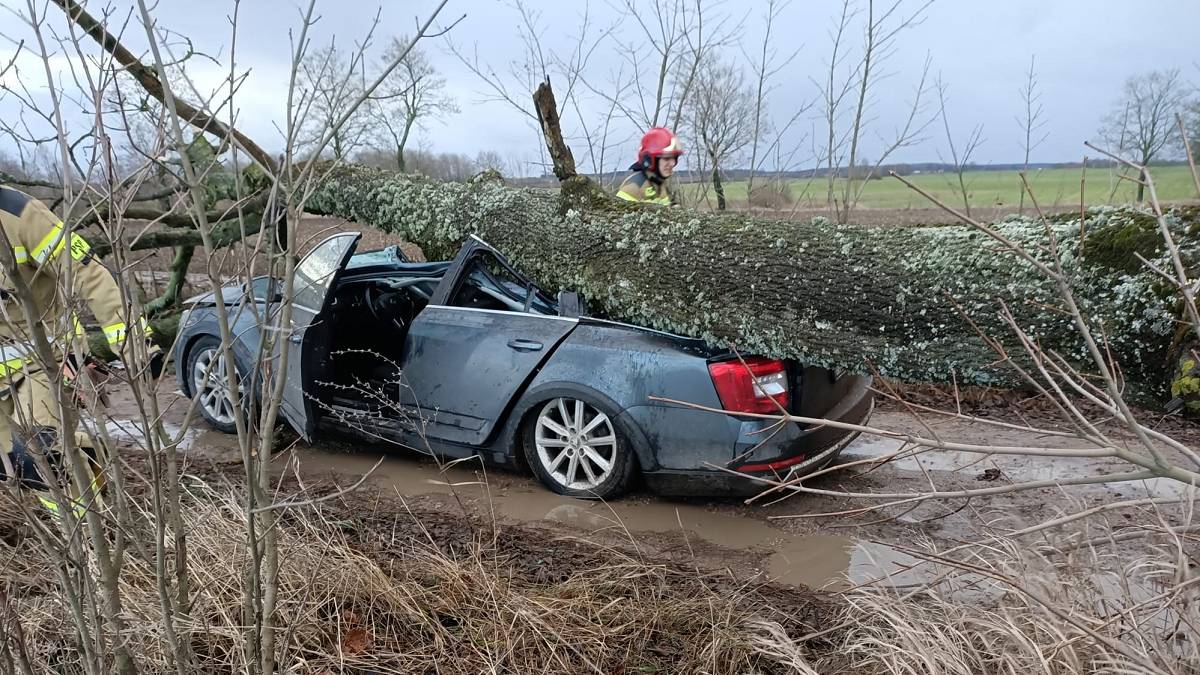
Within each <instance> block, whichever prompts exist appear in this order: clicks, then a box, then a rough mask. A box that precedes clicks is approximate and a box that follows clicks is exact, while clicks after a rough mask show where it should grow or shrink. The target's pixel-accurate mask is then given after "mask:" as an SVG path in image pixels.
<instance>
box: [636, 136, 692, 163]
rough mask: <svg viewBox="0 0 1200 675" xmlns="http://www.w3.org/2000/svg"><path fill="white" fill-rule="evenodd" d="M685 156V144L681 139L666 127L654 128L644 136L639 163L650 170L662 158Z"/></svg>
mask: <svg viewBox="0 0 1200 675" xmlns="http://www.w3.org/2000/svg"><path fill="white" fill-rule="evenodd" d="M682 154H683V144H682V143H680V142H679V138H678V137H677V136H675V134H673V133H671V130H670V129H668V128H666V127H654V128H652V129H650V131H647V132H646V135H644V136H642V144H641V145H640V146H638V162H639V163H640V164H641V165H642V166H643V167H645V168H647V169H649V168H651V167H653V166H655V165H656V164H657V163H658V158H660V157H678V156H680V155H682Z"/></svg>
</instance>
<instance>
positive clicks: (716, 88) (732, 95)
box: [684, 55, 755, 211]
mask: <svg viewBox="0 0 1200 675" xmlns="http://www.w3.org/2000/svg"><path fill="white" fill-rule="evenodd" d="M754 102H755V96H754V91H753V90H752V89H750V88H749V87H747V86H746V84H745V80H744V77H743V76H742V72H741V70H740V69H739V68H738V67H737V66H736V65H733V64H731V63H727V62H723V61H721V60H719V59H718V58H717V57H716V56H715V55H712V56H708V57H706V58H705V60H704V63H702V64H701V66H700V72H699V73H698V74H697V75H696V81H695V84H694V87H693V90H692V94H691V96H690V97H689V98H688V100H687V101H686V102H685V105H684V121H685V126H686V127H687V128H688V129H689V130H691V133H692V134H693V135H694V137H695V138H696V139H697V141H699V143H700V146H701V148H702V149H703V151H704V155H705V158H706V159H707V162H708V166H707V167H706V168H707V169H708V170H709V172H710V173H709V175H710V179H711V181H712V187H713V191H714V192H715V193H716V195H717V210H719V211H724V210H725V207H726V206H727V201H726V198H725V187H724V185H723V183H722V181H721V172H722V171H723V170H724V169H725V167H726V165H727V164H729V163H730V162H732V161H734V160H736V159H737V156H738V154H739V152H740V151H741V150H742V149H743V148H744V147H745V146H746V145H748V144H749V143H750V142H751V141H752V138H751V136H752V134H753V133H754V105H755V103H754Z"/></svg>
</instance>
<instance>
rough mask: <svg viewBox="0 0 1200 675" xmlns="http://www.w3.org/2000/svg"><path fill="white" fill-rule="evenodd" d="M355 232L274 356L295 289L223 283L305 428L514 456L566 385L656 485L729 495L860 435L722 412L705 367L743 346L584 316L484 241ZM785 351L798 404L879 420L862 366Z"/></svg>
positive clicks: (310, 272)
mask: <svg viewBox="0 0 1200 675" xmlns="http://www.w3.org/2000/svg"><path fill="white" fill-rule="evenodd" d="M358 238H359V237H358V235H357V234H353V233H348V234H340V235H335V236H333V237H330V238H329V239H328V240H326V241H325V242H323V243H322V244H320V245H319V246H318V247H316V248H315V249H314V252H313V253H312V254H310V255H309V256H308V257H307V258H305V260H304V261H302V262H301V264H300V265H298V270H299V273H298V275H297V280H296V285H297V286H296V289H297V290H296V291H295V294H294V297H295V302H294V303H293V310H292V319H291V321H290V322H289V325H288V326H287V327H286V328H285V329H283V332H284V335H283V336H281V338H282V339H280V340H277V341H274V343H275V344H277V345H278V346H277V347H276V349H275V352H274V353H273V354H271V355H270V356H269V357H268V358H262V359H259V358H258V355H259V354H261V353H263V347H262V345H263V344H264V340H263V331H264V330H266V329H265V328H264V327H265V326H269V325H272V321H270V320H268V317H269V316H271V315H272V313H274V312H277V311H279V308H280V307H281V306H282V305H281V303H280V302H279V300H280V298H281V297H282V293H283V292H284V289H283V288H282V287H281V285H280V284H279V283H278V282H276V281H274V280H272V279H269V278H266V277H261V278H257V279H255V280H254V281H252V282H251V283H250V284H249V285H247V286H243V285H234V286H229V287H226V288H224V289H222V290H221V292H220V295H221V296H222V300H223V303H221V304H224V306H225V310H226V313H227V316H228V321H229V323H230V328H231V333H232V335H234V336H235V339H234V341H233V354H234V360H235V363H236V366H237V371H238V373H239V377H241V378H242V379H243V382H244V384H246V385H250V386H247V387H245V388H246V389H247V390H250V391H256V390H257V389H258V387H257V386H256V385H255V384H254V382H255V378H266V377H274V376H275V375H276V373H275V372H274V369H275V368H278V367H279V366H280V364H281V362H282V361H283V359H281V355H282V353H281V350H284V349H286V350H288V358H287V359H286V361H287V365H286V366H285V367H286V368H287V371H288V372H287V375H286V378H285V387H284V393H283V400H282V406H281V413H282V415H283V417H284V418H285V419H286V420H287V421H288V422H289V423H290V424H291V425H292V426H293V427H295V429H296V430H297V432H298V433H299V434H300V435H301V436H302V437H303V438H305V439H306V440H307V439H312V438H313V437H314V436H315V435H319V434H324V433H329V432H333V433H340V434H349V435H352V436H357V437H360V438H363V439H366V440H374V441H378V440H383V441H387V442H392V443H397V444H401V445H403V446H405V447H409V448H413V449H416V450H418V451H424V452H431V453H435V454H437V455H440V456H442V457H447V458H460V457H468V456H479V457H481V458H483V459H484V460H486V461H488V462H491V463H495V464H501V465H510V466H518V467H520V466H523V465H525V464H526V461H527V460H526V453H525V452H523V445H522V444H523V443H524V440H523V438H524V437H523V431H524V429H525V427H526V426H527V425H528V424H530V420H531V417H532V416H533V415H535V413H536V411H537V410H539V409H540V407H541V406H543V405H544V404H545V403H546V402H547V401H552V400H554V399H555V398H559V397H565V398H567V399H570V400H576V399H578V400H586V401H589V402H591V404H594V405H595V406H596V407H597V409H600V410H604V411H607V412H608V415H609V416H610V417H611V418H612V419H613V421H614V424H615V428H616V431H617V433H618V434H619V435H620V436H621V437H622V439H623V443H624V445H625V447H627V448H628V449H629V451H630V452H632V453H633V455H634V456H635V458H636V468H635V474H638V475H640V476H641V477H642V478H643V479H644V480H645V482H646V483H647V484H648V486H649V487H650V488H651V489H653V490H655V491H658V492H661V493H669V494H696V495H701V494H702V495H717V494H747V493H751V492H755V491H758V490H761V489H762V488H763V487H764V485H765V483H763V482H762V481H754V480H753V479H751V478H746V477H743V476H738V475H735V474H736V472H744V473H746V474H749V475H751V476H759V477H762V478H764V479H767V480H777V479H779V478H781V477H784V476H786V475H788V474H793V475H794V474H796V473H805V472H811V471H814V470H816V469H818V468H820V467H822V466H825V465H826V464H828V463H830V462H832V461H833V460H834V459H835V458H836V456H837V454H838V453H839V452H840V450H841V449H842V448H843V447H844V446H845V445H846V444H847V443H848V442H849V441H850V440H851V438H853V436H854V434H853V433H852V432H850V431H846V430H844V429H840V428H832V427H830V426H827V425H825V426H821V425H817V426H807V425H804V424H800V423H796V422H788V423H785V424H778V423H777V422H776V421H775V420H772V419H766V418H762V417H754V416H749V415H731V414H723V413H721V412H719V411H720V410H721V409H722V401H721V398H720V395H719V393H718V391H717V387H716V385H715V384H714V379H713V376H712V375H711V374H710V369H709V366H710V364H712V363H716V362H722V361H729V360H731V359H737V358H739V357H738V356H737V355H735V354H732V353H730V352H729V351H728V350H725V349H720V348H715V347H712V346H710V345H708V344H706V343H705V342H703V341H701V340H697V339H692V338H688V337H683V336H679V335H674V334H670V333H665V332H662V331H657V330H652V329H648V328H643V327H639V326H634V325H629V324H626V323H621V322H617V321H611V320H607V319H603V318H598V317H594V316H588V315H587V314H586V313H585V312H584V311H582V310H581V309H580V305H579V300H578V298H577V297H576V296H574V295H573V294H569V293H560V294H558V295H557V296H556V297H553V298H552V297H550V296H549V294H547V293H545V292H544V291H542V290H541V289H537V288H536V287H535V286H534V285H533V284H532V283H531V282H529V281H528V280H527V279H526V278H525V277H523V276H521V275H520V273H519V272H517V271H516V270H515V269H513V268H512V267H511V265H509V264H508V263H507V261H505V260H504V258H503V256H502V255H501V254H500V253H499V252H498V251H496V250H495V249H493V248H492V247H490V246H488V245H487V244H486V243H484V242H483V241H481V240H478V239H476V238H471V239H470V240H469V241H468V243H467V244H466V245H465V246H464V247H463V249H462V251H461V252H460V253H459V254H458V256H457V257H456V258H455V260H453V261H447V262H435V263H413V262H409V261H407V260H406V259H405V258H404V256H403V254H401V253H400V251H399V249H398V248H397V247H391V248H388V249H384V250H382V251H372V252H366V253H361V254H358V255H354V248H355V246H356V244H357V240H358ZM314 256H315V258H314ZM481 269H483V270H491V271H484V272H480V271H479V270H481ZM479 275H482V276H479ZM479 279H486V280H488V281H487V283H486V284H484V283H483V282H479V281H478V280H479ZM485 285H486V286H487V287H486V288H483V289H482V290H485V291H486V293H482V292H480V291H481V288H482V287H483V286H485ZM396 294H398V295H396ZM463 298H467V300H464V299H463ZM389 303H390V304H389ZM217 310H218V299H217V294H216V293H209V294H206V295H203V296H200V297H197V298H192V299H191V300H189V301H188V309H187V311H186V313H185V315H184V318H183V319H182V320H181V322H180V329H179V339H178V340H177V342H176V348H175V352H174V358H175V362H176V364H177V372H178V373H179V384H180V387H181V389H182V391H183V392H184V393H185V394H186V395H188V396H196V395H197V392H198V388H200V387H203V386H204V383H203V382H201V381H200V380H198V379H197V375H196V373H194V372H191V371H190V370H189V367H190V366H191V364H192V363H193V361H194V360H195V359H194V357H195V354H194V351H195V348H196V346H197V345H204V344H212V342H213V341H214V340H219V337H220V335H221V331H220V328H219V321H218V316H217V315H218V311H217ZM275 325H278V321H276V322H275ZM786 364H787V383H788V387H789V388H790V392H791V396H790V397H789V400H788V403H787V412H790V413H792V414H795V415H799V416H805V417H812V418H825V419H833V420H838V421H843V422H848V423H853V424H860V423H863V422H865V421H866V419H867V418H868V417H869V415H870V412H871V409H872V399H871V393H870V389H869V386H868V385H869V379H868V378H866V377H863V376H860V375H854V374H842V375H838V374H836V373H834V372H832V371H830V370H827V369H824V368H817V367H805V366H803V365H802V364H799V363H795V362H790V361H789V362H786ZM197 372H199V371H198V370H197ZM670 401H681V402H686V403H687V404H690V405H681V404H679V403H672V402H670ZM693 406H694V407H693ZM714 411H718V412H714Z"/></svg>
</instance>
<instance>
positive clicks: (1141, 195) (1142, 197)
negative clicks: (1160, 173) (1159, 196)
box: [1137, 164, 1146, 204]
mask: <svg viewBox="0 0 1200 675" xmlns="http://www.w3.org/2000/svg"><path fill="white" fill-rule="evenodd" d="M1142 166H1145V164H1143V165H1142ZM1138 178H1139V179H1141V182H1140V183H1138V196H1137V203H1139V204H1145V203H1146V172H1145V171H1143V172H1141V173H1140V174H1138Z"/></svg>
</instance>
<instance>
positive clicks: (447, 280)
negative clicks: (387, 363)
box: [400, 237, 578, 445]
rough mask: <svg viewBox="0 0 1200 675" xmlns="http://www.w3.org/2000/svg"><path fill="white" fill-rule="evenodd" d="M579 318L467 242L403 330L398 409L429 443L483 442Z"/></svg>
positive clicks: (488, 251)
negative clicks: (431, 439)
mask: <svg viewBox="0 0 1200 675" xmlns="http://www.w3.org/2000/svg"><path fill="white" fill-rule="evenodd" d="M576 325H578V319H576V318H569V317H561V316H559V315H558V307H557V305H556V303H555V302H554V301H553V300H552V299H550V298H549V297H547V296H546V294H545V293H543V292H541V291H540V290H539V289H538V288H537V287H536V286H534V285H533V283H532V282H531V281H530V280H529V279H527V278H526V277H524V276H523V275H521V273H520V272H518V271H517V270H515V269H514V268H513V267H512V266H511V265H510V264H509V263H508V261H507V260H505V259H504V257H503V256H502V255H500V253H499V252H497V251H496V250H495V249H493V248H492V247H491V246H488V245H487V244H486V243H484V242H483V241H482V240H481V239H478V238H476V237H471V238H470V239H469V240H468V241H467V243H466V245H464V246H463V248H462V250H461V251H460V252H459V254H458V257H457V258H455V260H454V263H453V264H452V265H451V266H450V269H449V270H447V271H446V275H445V276H444V277H443V278H442V281H441V283H440V284H439V285H438V287H437V291H436V292H435V293H434V294H433V297H432V298H431V299H430V302H429V305H428V306H426V307H425V309H423V310H421V313H420V314H418V315H417V318H416V319H415V320H414V321H413V322H412V325H411V326H410V327H409V332H408V336H407V338H406V339H405V342H404V354H403V357H402V359H401V368H402V370H403V374H404V385H405V386H403V387H401V394H400V395H401V403H402V404H404V406H405V409H406V411H407V412H408V414H410V415H412V416H414V417H416V419H414V420H411V421H412V422H414V423H415V426H416V427H417V428H419V429H424V430H425V432H426V433H428V434H429V436H431V437H434V438H438V439H441V440H445V441H450V442H453V443H461V444H467V445H479V444H482V443H483V442H485V441H486V440H487V438H488V435H489V434H490V433H491V432H492V430H493V429H494V428H495V425H496V423H497V421H499V419H500V418H501V417H502V416H503V414H504V412H505V411H506V410H507V409H508V407H509V403H510V402H511V401H512V399H513V397H514V396H515V395H516V394H517V393H518V392H519V391H521V389H523V388H524V385H525V383H526V382H528V381H529V379H530V378H531V377H532V376H533V374H534V373H535V372H536V371H537V369H538V368H539V367H540V366H541V364H542V363H543V362H544V361H545V360H546V358H547V357H548V356H549V355H550V354H551V353H552V352H553V351H554V349H555V348H556V347H557V346H558V343H559V342H561V341H562V339H563V338H565V337H566V336H567V334H568V333H570V332H571V330H572V329H574V328H575V326H576Z"/></svg>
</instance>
